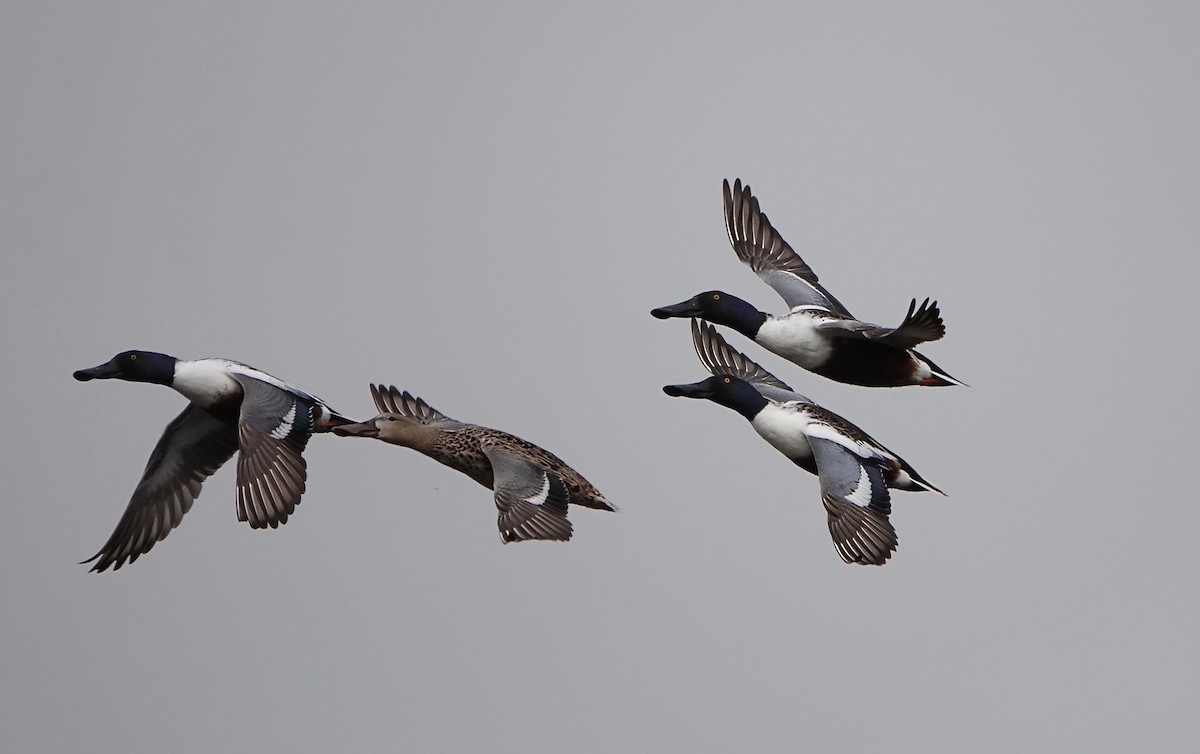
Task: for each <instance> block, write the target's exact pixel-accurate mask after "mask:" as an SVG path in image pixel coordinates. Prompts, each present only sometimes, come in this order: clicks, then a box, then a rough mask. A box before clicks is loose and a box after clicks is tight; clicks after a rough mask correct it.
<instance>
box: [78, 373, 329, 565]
mask: <svg viewBox="0 0 1200 754" xmlns="http://www.w3.org/2000/svg"><path fill="white" fill-rule="evenodd" d="M75 379H77V380H79V381H81V382H87V381H88V380H107V379H117V380H126V381H128V382H150V383H154V384H158V385H166V386H168V387H170V388H172V389H173V390H175V391H176V392H178V393H180V394H181V395H183V397H185V398H187V399H188V401H189V402H188V405H187V407H186V408H184V409H183V412H182V413H181V414H179V416H177V417H175V419H174V420H173V421H172V422H171V423H170V424H168V425H167V428H166V430H165V431H164V432H163V435H162V438H161V439H160V440H159V441H158V444H157V445H155V446H154V451H153V452H152V453H151V454H150V461H149V462H148V463H147V464H146V470H145V472H144V473H143V474H142V479H141V481H140V482H138V485H137V487H136V488H135V489H134V491H133V497H132V498H131V499H130V501H129V505H128V506H127V507H126V508H125V513H124V514H122V516H121V520H120V521H119V522H118V523H117V528H116V529H115V530H113V533H112V536H110V537H109V538H108V541H107V542H105V543H104V547H102V548H101V549H100V551H99V552H98V553H96V554H95V555H93V556H92V557H91V558H88V559H87V560H85V561H84V563H91V562H92V561H95V565H93V566H92V570H93V571H104V570H106V569H108V568H109V567H110V566H111V567H112V568H113V570H117V569H119V568H120V567H121V566H123V565H124V564H125V563H126V562H129V563H132V562H134V561H135V560H137V559H138V557H139V556H141V555H144V554H146V553H147V552H149V551H150V548H152V547H154V544H155V543H156V542H161V541H162V540H163V539H165V538H166V536H167V535H168V534H170V533H171V530H172V529H174V528H175V527H176V526H178V525H179V522H180V521H182V520H183V516H184V514H185V513H187V512H188V511H189V510H191V507H192V502H193V501H194V500H195V499H196V497H197V496H198V495H199V494H200V486H201V485H202V484H203V482H204V480H205V479H207V478H208V477H210V476H211V475H212V474H213V473H214V472H215V471H216V470H217V469H219V468H220V467H221V465H222V464H224V463H225V462H226V461H227V460H229V458H230V457H232V456H233V454H234V453H235V452H238V451H240V453H239V455H238V463H237V516H238V520H239V521H246V522H248V523H249V524H250V526H251V527H253V528H255V529H261V528H265V527H268V526H269V527H271V528H272V529H274V528H277V527H278V526H279V525H281V524H284V523H287V520H288V516H290V515H291V514H292V513H293V512H294V511H295V510H296V506H297V505H299V504H300V496H301V495H302V494H303V493H304V486H305V480H306V478H307V471H306V469H307V466H306V464H305V461H304V458H303V456H302V455H301V454H302V453H303V452H304V448H305V446H306V445H307V444H308V438H309V437H311V436H312V435H313V434H314V433H318V432H328V431H330V429H332V428H333V427H335V426H337V425H339V424H348V423H351V422H353V420H352V419H347V418H346V417H344V416H341V415H340V414H338V413H337V412H335V411H334V410H333V409H331V408H329V406H328V405H326V404H325V402H324V401H322V400H320V399H319V398H316V397H314V396H312V395H310V394H308V393H306V392H304V391H303V390H301V389H299V388H297V387H293V386H292V385H289V384H287V383H286V382H283V381H282V380H280V379H278V378H276V377H273V376H271V375H269V374H267V373H266V372H261V371H259V370H257V369H255V368H253V367H249V366H246V365H245V364H240V363H238V362H236V361H229V360H227V359H197V360H194V361H184V360H181V359H176V358H175V357H173V356H167V355H166V354H162V353H155V352H153V351H125V352H123V353H119V354H117V355H116V356H114V357H113V358H112V359H111V360H110V361H108V362H107V363H104V364H101V365H100V366H96V367H92V368H91V369H80V370H79V371H77V372H75Z"/></svg>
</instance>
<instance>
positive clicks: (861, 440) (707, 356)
mask: <svg viewBox="0 0 1200 754" xmlns="http://www.w3.org/2000/svg"><path fill="white" fill-rule="evenodd" d="M692 341H693V343H694V345H695V347H696V354H697V355H698V356H699V357H700V361H701V362H702V363H703V364H704V366H705V367H706V368H707V369H708V371H709V372H711V373H712V375H713V376H712V377H709V378H708V379H706V380H704V381H703V382H697V383H694V384H690V385H667V386H666V387H664V388H663V392H665V393H666V394H667V395H670V396H677V397H685V398H701V399H707V400H710V401H712V402H714V403H717V404H720V405H722V406H725V407H727V408H731V409H733V410H735V411H737V412H738V413H739V414H741V415H742V416H744V417H745V418H746V419H748V420H749V421H750V426H752V427H753V428H754V430H755V431H756V432H758V434H759V435H760V436H761V437H762V438H763V439H764V440H766V441H767V442H768V443H770V445H771V446H772V447H774V448H775V449H776V450H778V451H779V452H780V453H783V454H784V455H785V456H787V458H788V460H790V461H791V462H792V463H794V464H796V465H797V466H799V467H800V468H802V469H804V470H805V471H808V472H810V473H812V474H816V475H817V478H818V480H819V481H820V486H821V502H822V503H824V506H825V511H826V513H827V514H828V521H827V523H828V525H829V534H830V536H832V537H833V544H834V547H835V548H836V549H837V552H838V555H840V556H841V558H842V560H843V561H845V562H847V563H858V564H862V565H883V564H884V563H886V562H887V560H888V559H889V558H890V557H891V556H892V553H893V552H895V550H896V547H897V544H898V541H899V540H898V538H897V536H896V530H895V528H893V526H892V523H891V520H890V515H891V512H892V503H891V496H890V494H889V492H888V488H889V487H890V488H893V489H900V490H906V491H909V492H922V491H926V490H928V491H932V492H938V493H941V494H943V495H944V494H945V493H944V492H942V491H941V490H939V489H938V488H937V487H935V486H933V485H932V484H930V483H929V482H927V481H926V480H925V479H924V478H923V477H921V475H920V474H918V473H917V471H916V470H915V469H914V468H913V467H912V466H911V465H909V464H908V462H907V461H905V460H904V459H903V458H901V457H900V456H898V455H897V454H895V453H893V452H892V451H890V450H888V449H887V448H885V447H884V446H883V445H882V444H880V443H879V442H878V441H876V440H875V439H874V438H873V437H871V436H870V435H868V434H867V433H866V432H864V431H863V430H861V429H859V428H858V427H857V426H855V425H854V424H851V423H850V422H848V421H846V420H845V419H843V418H842V417H840V416H838V415H837V414H835V413H833V412H832V411H829V410H827V409H825V408H822V407H821V406H818V405H817V404H816V403H813V402H812V401H811V400H809V399H808V398H805V397H804V396H803V395H800V394H799V393H796V392H794V391H793V390H792V389H791V388H790V387H788V386H787V384H786V383H784V382H782V381H781V380H779V379H778V378H776V377H775V376H774V375H772V374H771V373H770V372H768V371H767V370H765V369H763V368H762V367H761V366H759V365H758V364H756V363H755V362H754V361H752V360H750V359H749V358H747V357H746V356H745V355H744V354H742V353H740V352H738V351H737V350H735V349H734V348H732V347H731V346H729V344H728V343H726V342H725V339H724V338H722V337H721V335H720V334H719V333H718V332H717V330H716V328H715V327H713V326H712V325H710V324H707V323H705V324H702V323H700V322H698V321H697V320H692Z"/></svg>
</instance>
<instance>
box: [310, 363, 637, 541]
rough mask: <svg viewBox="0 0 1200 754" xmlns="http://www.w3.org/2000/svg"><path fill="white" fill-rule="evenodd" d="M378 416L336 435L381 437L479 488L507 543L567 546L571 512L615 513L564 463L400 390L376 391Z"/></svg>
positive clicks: (373, 393) (381, 388)
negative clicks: (491, 502) (488, 493)
mask: <svg viewBox="0 0 1200 754" xmlns="http://www.w3.org/2000/svg"><path fill="white" fill-rule="evenodd" d="M371 397H372V398H373V399H374V401H375V407H376V408H378V409H379V415H378V416H376V417H375V418H374V419H371V420H370V421H365V422H362V423H360V424H345V425H342V426H339V427H334V429H333V432H334V434H337V435H340V436H351V437H375V438H378V439H380V440H383V441H384V442H388V443H392V444H393V445H402V446H404V447H406V448H412V449H413V450H416V451H419V452H421V453H423V454H424V455H427V456H429V457H430V458H432V459H433V460H435V461H437V462H438V463H440V464H443V465H445V466H449V467H450V468H452V469H454V470H455V471H460V472H462V473H463V474H466V475H467V476H469V477H471V478H472V479H474V480H475V481H476V482H479V483H480V484H482V485H483V486H484V487H487V488H488V489H490V490H492V491H493V492H494V493H495V494H494V497H495V500H496V508H497V509H498V510H499V515H498V517H497V521H496V523H497V526H498V527H499V529H500V539H501V541H503V542H505V543H508V542H518V541H521V540H526V539H550V540H559V541H566V540H568V539H570V538H571V531H572V527H571V522H570V521H568V520H567V504H568V503H573V504H575V505H581V506H583V507H585V508H597V509H599V510H606V511H612V510H616V508H615V507H613V506H612V505H611V504H610V503H609V502H608V501H607V500H605V499H604V496H603V495H601V494H600V491H599V490H597V489H596V488H595V486H593V485H592V483H591V482H589V481H588V480H586V479H584V478H583V475H582V474H580V473H579V472H578V471H575V469H573V468H571V467H570V466H568V465H567V464H566V463H564V462H563V461H562V460H561V459H560V458H559V457H558V456H556V455H554V454H553V453H551V452H550V451H548V450H545V449H544V448H541V447H538V446H537V445H534V444H533V443H531V442H526V441H525V440H522V439H521V438H519V437H516V436H515V435H510V434H509V433H507V432H501V431H500V430H498V429H491V428H488V427H481V426H479V425H477V424H465V423H463V422H460V421H456V420H454V419H451V418H449V417H448V416H446V415H445V414H443V413H442V412H440V411H438V410H437V409H435V408H433V407H431V406H430V405H429V404H428V403H426V402H425V401H423V400H421V399H420V398H417V397H415V396H413V395H411V394H409V393H408V392H400V391H399V390H397V389H396V388H395V387H384V386H383V385H378V386H376V385H371Z"/></svg>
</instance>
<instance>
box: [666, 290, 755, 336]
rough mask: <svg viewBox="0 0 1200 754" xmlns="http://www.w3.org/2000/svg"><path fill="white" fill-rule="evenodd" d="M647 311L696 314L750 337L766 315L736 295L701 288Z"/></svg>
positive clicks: (678, 315) (668, 315)
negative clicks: (682, 299)
mask: <svg viewBox="0 0 1200 754" xmlns="http://www.w3.org/2000/svg"><path fill="white" fill-rule="evenodd" d="M650 314H651V315H653V316H655V317H657V318H658V319H669V318H671V317H697V318H699V319H704V320H708V321H709V322H716V323H717V324H718V325H726V326H728V327H732V328H733V329H735V330H737V331H738V332H740V333H742V334H743V335H745V336H747V337H750V338H753V337H754V335H755V334H756V333H757V332H758V328H759V327H761V326H762V323H763V322H765V321H766V320H767V315H766V314H763V313H762V312H760V311H759V310H758V309H755V308H754V306H753V305H752V304H750V303H748V302H746V301H743V300H742V299H740V298H738V297H737V296H731V295H729V294H728V293H725V292H724V291H705V292H704V293H698V294H696V295H695V296H692V297H691V298H689V299H688V300H687V301H680V302H679V303H678V304H672V305H671V306H660V307H658V308H657V309H651V310H650Z"/></svg>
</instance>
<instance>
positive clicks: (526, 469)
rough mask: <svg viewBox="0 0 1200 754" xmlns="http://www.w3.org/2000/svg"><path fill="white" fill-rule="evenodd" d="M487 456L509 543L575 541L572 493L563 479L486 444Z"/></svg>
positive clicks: (503, 533) (502, 534)
mask: <svg viewBox="0 0 1200 754" xmlns="http://www.w3.org/2000/svg"><path fill="white" fill-rule="evenodd" d="M483 453H484V455H486V456H487V458H488V461H490V462H491V464H492V479H493V481H492V491H493V493H494V494H495V498H496V508H497V510H498V511H499V515H498V516H497V519H496V525H497V526H498V527H499V529H500V538H501V539H502V540H503V541H504V542H505V543H508V542H520V541H522V540H526V539H551V540H558V541H562V542H565V541H567V540H569V539H570V538H571V522H570V521H568V520H567V502H568V500H569V499H570V492H569V490H568V489H567V485H566V483H565V482H564V481H563V480H562V478H561V477H559V476H558V475H557V474H553V473H547V472H546V470H545V469H543V468H542V467H540V466H538V465H537V464H535V463H533V462H531V461H529V460H527V459H525V458H522V457H521V456H518V455H516V454H514V453H511V452H509V451H508V450H505V449H504V448H502V447H499V446H496V445H486V444H485V445H484V446H483Z"/></svg>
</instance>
